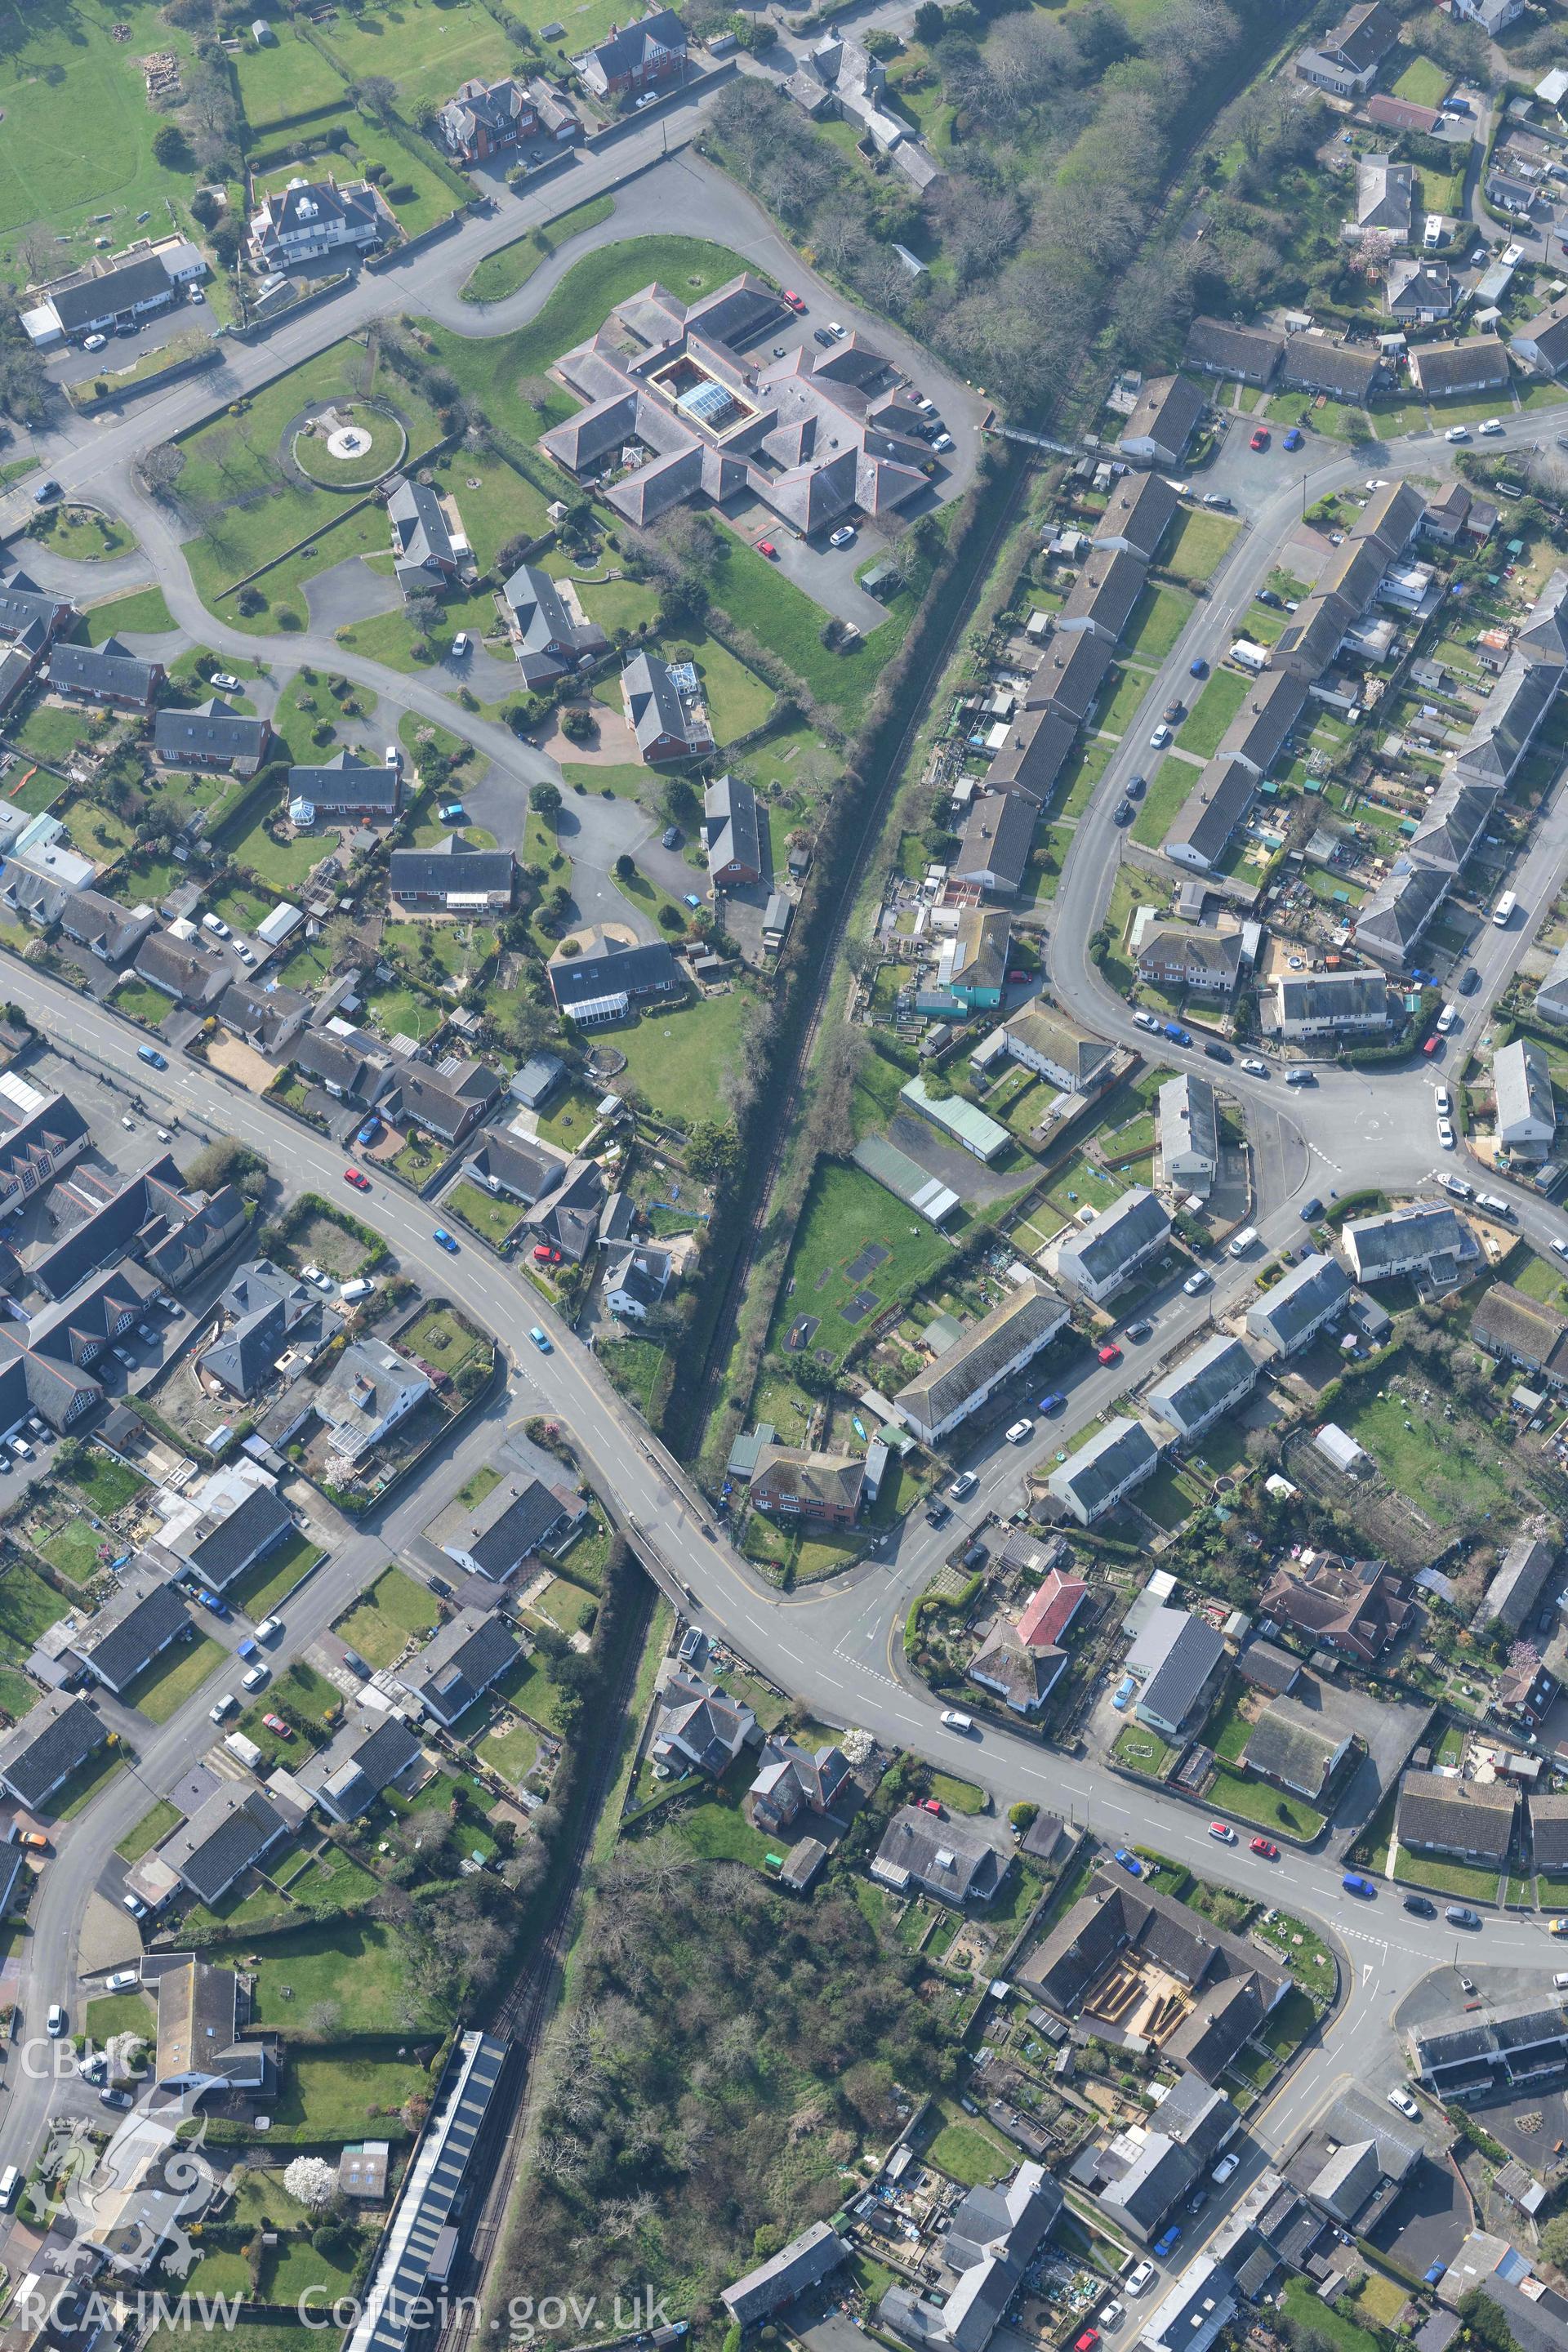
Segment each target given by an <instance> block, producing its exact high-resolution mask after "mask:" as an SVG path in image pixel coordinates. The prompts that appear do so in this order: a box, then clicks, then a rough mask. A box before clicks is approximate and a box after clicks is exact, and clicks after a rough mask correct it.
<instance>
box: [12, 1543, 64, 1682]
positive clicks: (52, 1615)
mask: <svg viewBox="0 0 1568 2352" xmlns="http://www.w3.org/2000/svg"><path fill="white" fill-rule="evenodd" d="M65 1608H66V1604H65V1602H64V1601H62V1600H61V1599H60V1596H59V1594H58V1592H53V1591H50V1589H49V1587H48V1586H47V1584H46V1583H45V1582H44V1580H43V1578H42V1577H41V1576H40V1575H38V1573H37V1570H35V1569H31V1568H29V1567H28V1566H27V1564H26V1561H25V1560H20V1559H13V1560H12V1561H11V1563H10V1565H9V1566H8V1567H7V1568H6V1569H5V1571H4V1573H3V1574H0V1654H6V1655H9V1656H12V1657H16V1658H25V1657H26V1654H27V1653H28V1651H29V1650H30V1649H31V1648H32V1646H33V1644H34V1643H35V1642H36V1641H37V1638H38V1636H39V1634H40V1633H47V1631H48V1629H49V1627H50V1626H51V1625H52V1624H54V1623H55V1622H56V1621H57V1619H58V1618H60V1617H63V1616H64V1614H65Z"/></svg>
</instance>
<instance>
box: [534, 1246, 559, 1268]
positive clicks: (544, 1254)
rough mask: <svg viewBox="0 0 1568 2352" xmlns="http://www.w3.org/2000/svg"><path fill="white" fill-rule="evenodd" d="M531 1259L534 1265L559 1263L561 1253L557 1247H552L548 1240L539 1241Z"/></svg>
mask: <svg viewBox="0 0 1568 2352" xmlns="http://www.w3.org/2000/svg"><path fill="white" fill-rule="evenodd" d="M533 1260H534V1264H535V1265H560V1263H561V1253H560V1251H559V1250H558V1249H552V1248H551V1246H550V1244H549V1243H548V1242H541V1243H540V1244H539V1246H538V1248H537V1249H536V1250H535V1251H534V1253H533Z"/></svg>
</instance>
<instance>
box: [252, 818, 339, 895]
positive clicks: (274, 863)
mask: <svg viewBox="0 0 1568 2352" xmlns="http://www.w3.org/2000/svg"><path fill="white" fill-rule="evenodd" d="M268 814H270V812H268V811H265V810H258V812H257V814H256V818H255V821H254V823H253V824H250V825H249V826H248V827H247V830H246V831H245V832H244V833H242V834H240V835H238V836H237V839H235V840H233V841H226V842H225V843H224V847H225V848H226V850H227V851H228V854H229V856H231V857H232V858H233V859H234V862H235V864H236V865H237V866H244V867H245V869H246V871H247V873H250V874H254V875H255V876H256V877H257V879H258V881H259V882H266V883H269V884H270V885H271V887H272V888H273V889H274V890H281V891H284V892H287V891H289V890H297V889H299V888H300V885H301V884H302V883H303V882H304V881H305V880H306V879H307V877H309V876H310V874H311V873H312V872H313V871H314V869H315V868H316V867H317V866H319V865H320V864H321V860H322V858H323V857H326V856H329V855H330V854H331V851H332V850H334V849H335V848H336V847H337V845H338V842H339V840H340V839H341V837H342V836H341V835H338V834H335V833H329V832H324V831H321V829H319V828H318V829H317V830H315V831H312V832H310V833H301V834H299V835H296V836H295V838H294V839H293V840H292V841H274V839H273V838H272V835H270V834H269V833H268V830H267V822H268Z"/></svg>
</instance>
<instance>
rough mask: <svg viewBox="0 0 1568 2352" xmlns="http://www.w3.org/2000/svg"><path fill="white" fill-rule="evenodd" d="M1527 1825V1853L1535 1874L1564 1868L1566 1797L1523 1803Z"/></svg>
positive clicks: (1567, 1817) (1567, 1823)
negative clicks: (1532, 1857)
mask: <svg viewBox="0 0 1568 2352" xmlns="http://www.w3.org/2000/svg"><path fill="white" fill-rule="evenodd" d="M1525 1811H1526V1814H1527V1815H1528V1817H1529V1821H1530V1850H1531V1853H1532V1854H1533V1855H1534V1857H1535V1866H1536V1868H1537V1870H1554V1871H1560V1870H1562V1869H1563V1868H1564V1867H1565V1866H1568V1796H1565V1797H1538V1796H1536V1795H1534V1794H1533V1793H1532V1794H1531V1796H1530V1797H1529V1798H1527V1799H1526V1801H1525Z"/></svg>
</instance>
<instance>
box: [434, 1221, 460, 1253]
mask: <svg viewBox="0 0 1568 2352" xmlns="http://www.w3.org/2000/svg"><path fill="white" fill-rule="evenodd" d="M436 1239H437V1241H438V1242H439V1243H440V1244H441V1247H442V1248H443V1249H444V1250H445V1251H447V1255H449V1256H451V1257H456V1256H457V1255H458V1244H457V1243H456V1242H455V1241H454V1240H453V1239H452V1236H451V1234H449V1233H448V1232H447V1228H446V1226H445V1225H437V1228H436Z"/></svg>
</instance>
